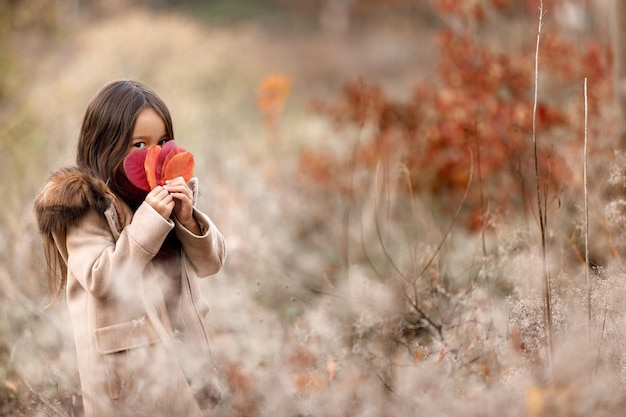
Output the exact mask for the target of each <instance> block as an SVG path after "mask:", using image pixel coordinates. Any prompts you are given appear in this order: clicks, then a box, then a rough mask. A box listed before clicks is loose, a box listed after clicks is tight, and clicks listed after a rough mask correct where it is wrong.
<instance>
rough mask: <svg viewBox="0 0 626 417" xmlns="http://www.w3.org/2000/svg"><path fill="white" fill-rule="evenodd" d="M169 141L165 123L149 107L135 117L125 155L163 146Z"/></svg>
mask: <svg viewBox="0 0 626 417" xmlns="http://www.w3.org/2000/svg"><path fill="white" fill-rule="evenodd" d="M170 139H171V138H170V137H168V135H167V130H166V129H165V122H164V121H163V119H162V118H161V116H159V113H157V112H156V111H154V109H152V108H150V107H148V108H145V109H143V110H142V111H140V112H139V115H137V120H136V121H135V127H134V128H133V135H132V138H131V141H130V147H129V148H128V152H126V155H128V154H129V153H131V152H133V151H136V150H138V149H143V148H149V147H151V146H154V145H160V146H163V144H164V143H165V142H167V141H168V140H170Z"/></svg>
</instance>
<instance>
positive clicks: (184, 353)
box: [35, 81, 226, 417]
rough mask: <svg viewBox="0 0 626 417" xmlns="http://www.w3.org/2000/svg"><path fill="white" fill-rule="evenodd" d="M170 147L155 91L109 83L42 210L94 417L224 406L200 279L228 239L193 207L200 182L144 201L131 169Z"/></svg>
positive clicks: (174, 184) (53, 284) (50, 184)
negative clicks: (134, 156) (130, 162)
mask: <svg viewBox="0 0 626 417" xmlns="http://www.w3.org/2000/svg"><path fill="white" fill-rule="evenodd" d="M173 139H174V131H173V128H172V120H171V117H170V113H169V111H168V109H167V107H166V106H165V104H164V103H163V101H162V100H161V99H160V98H159V97H158V96H157V95H156V94H155V92H154V91H153V90H152V89H150V88H149V87H148V86H146V85H145V84H142V83H140V82H136V81H115V82H112V83H110V84H108V85H106V86H105V87H103V88H102V89H101V90H100V91H99V92H98V93H97V94H96V96H95V97H94V98H93V99H92V100H91V102H90V103H89V105H88V107H87V111H86V113H85V116H84V119H83V124H82V127H81V131H80V136H79V141H78V150H77V156H76V166H75V167H68V168H63V169H60V170H58V171H56V172H54V173H52V174H51V175H50V177H49V179H48V181H47V183H46V184H45V186H44V187H43V189H42V191H41V193H40V194H39V196H38V197H37V199H36V202H35V214H36V217H37V221H38V224H39V229H40V232H41V233H42V237H43V247H44V253H45V257H46V260H47V263H48V283H49V285H50V288H51V291H52V292H53V301H52V303H54V302H55V301H56V300H58V298H59V297H60V296H61V295H62V293H63V291H64V290H65V294H66V297H67V304H68V308H69V312H70V316H71V319H72V325H73V329H74V338H75V344H76V350H77V356H78V370H79V374H80V381H81V388H82V394H83V403H84V407H85V415H87V416H106V417H109V416H131V415H132V416H141V415H146V416H202V415H203V412H205V410H207V409H210V408H212V407H214V406H215V405H216V404H217V402H219V400H220V398H221V393H220V391H219V389H218V387H217V385H216V384H215V382H214V380H215V373H214V365H213V361H212V358H211V354H210V348H209V343H208V337H207V330H206V327H205V324H204V320H205V318H206V315H207V313H208V310H209V309H208V305H207V303H206V301H205V300H204V299H203V298H202V295H201V293H200V288H199V286H198V282H197V278H201V277H206V276H208V275H211V274H215V273H216V272H217V271H219V270H220V268H221V266H222V264H223V262H224V258H225V256H226V249H225V244H224V238H223V237H222V235H221V234H220V232H219V231H218V230H217V228H216V227H215V225H214V224H213V223H212V221H211V220H210V219H209V218H208V217H207V216H206V215H205V214H203V213H201V212H200V211H199V210H198V209H196V208H195V199H196V195H197V189H196V184H197V181H196V180H195V179H192V180H191V181H190V182H189V184H186V183H185V181H184V180H183V178H182V177H178V178H175V179H172V180H170V181H168V182H167V183H166V184H165V185H164V186H158V185H157V186H156V187H155V188H154V189H152V191H149V192H148V191H143V190H142V189H140V188H137V187H135V186H134V185H133V184H132V183H131V182H130V181H129V179H128V178H127V176H126V175H125V172H124V168H123V166H124V164H123V161H124V158H125V157H126V156H127V155H128V154H130V153H131V152H133V151H136V150H138V149H143V148H149V147H151V146H154V145H163V144H164V143H165V142H167V141H170V140H173Z"/></svg>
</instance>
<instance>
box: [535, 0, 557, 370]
mask: <svg viewBox="0 0 626 417" xmlns="http://www.w3.org/2000/svg"><path fill="white" fill-rule="evenodd" d="M543 14H544V11H543V0H539V24H538V26H537V45H536V48H535V93H534V103H533V152H534V159H535V180H536V184H537V207H538V210H539V226H540V229H541V254H542V261H543V290H544V302H545V309H544V326H545V331H546V358H547V362H548V366H550V364H551V363H552V350H553V334H552V333H553V332H552V330H553V328H552V296H551V284H550V273H549V271H548V250H547V247H546V228H547V222H548V216H547V207H546V205H545V204H543V203H542V202H545V196H544V198H543V199H542V196H541V177H540V174H539V156H538V152H537V96H538V85H539V44H540V40H541V27H542V25H543Z"/></svg>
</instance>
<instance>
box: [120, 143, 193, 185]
mask: <svg viewBox="0 0 626 417" xmlns="http://www.w3.org/2000/svg"><path fill="white" fill-rule="evenodd" d="M194 167H195V164H194V159H193V155H192V154H191V153H190V152H187V151H186V150H185V149H183V148H181V147H179V146H176V143H175V142H174V141H173V140H170V141H168V142H166V143H165V144H164V145H163V147H161V146H159V145H155V146H152V147H150V148H148V149H139V150H136V151H133V152H131V153H130V154H128V156H127V157H126V158H125V159H124V172H125V173H126V177H128V179H129V180H130V182H131V183H133V185H135V187H138V188H140V189H142V190H145V191H150V190H152V189H153V188H154V187H156V186H157V185H164V184H165V181H167V180H171V179H174V178H176V177H183V178H184V180H185V182H189V180H190V179H191V177H192V175H193V170H194Z"/></svg>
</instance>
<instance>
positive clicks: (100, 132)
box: [42, 80, 174, 305]
mask: <svg viewBox="0 0 626 417" xmlns="http://www.w3.org/2000/svg"><path fill="white" fill-rule="evenodd" d="M146 108H152V109H153V110H154V111H156V112H157V113H158V114H159V115H160V116H161V118H162V119H163V121H164V122H165V129H166V133H167V136H168V139H174V129H173V125H172V118H171V116H170V112H169V110H168V108H167V106H166V105H165V103H164V102H163V100H161V98H160V97H159V96H158V95H157V94H156V93H155V92H154V90H152V89H151V88H150V87H149V86H147V85H146V84H144V83H142V82H139V81H134V80H119V81H113V82H111V83H109V84H107V85H105V86H104V87H102V88H101V89H100V91H98V93H97V94H96V95H95V96H94V97H93V98H92V99H91V101H90V102H89V104H88V105H87V109H86V111H85V116H84V118H83V123H82V127H81V129H80V135H79V138H78V148H77V151H76V166H77V168H78V170H79V171H80V172H82V175H83V176H85V177H86V178H89V177H95V178H97V179H100V180H101V181H102V182H103V183H105V184H107V185H108V186H109V188H110V189H111V190H112V191H113V192H114V193H115V194H118V195H119V187H120V186H119V185H118V184H117V178H118V175H117V174H118V173H120V172H121V169H122V164H123V161H124V157H125V156H126V154H127V153H128V149H129V147H130V144H131V141H132V134H133V129H134V127H135V122H136V120H137V116H138V115H139V113H140V112H141V111H142V110H144V109H146ZM88 181H89V180H88ZM90 204H93V202H90ZM94 208H96V207H94ZM97 209H102V207H98V208H97ZM42 237H43V252H44V255H45V258H46V264H47V277H48V286H49V288H50V292H51V294H52V301H51V302H50V304H49V305H52V304H54V303H55V302H56V301H57V300H58V299H59V297H60V296H61V295H62V293H63V291H64V290H65V286H66V284H67V265H66V264H65V261H64V260H63V258H62V256H61V253H60V252H59V250H58V249H57V247H56V244H55V242H54V238H53V236H52V233H51V232H50V231H48V233H45V234H43V236H42Z"/></svg>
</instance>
